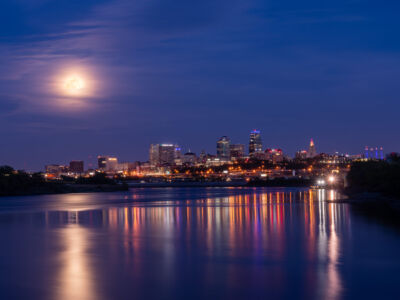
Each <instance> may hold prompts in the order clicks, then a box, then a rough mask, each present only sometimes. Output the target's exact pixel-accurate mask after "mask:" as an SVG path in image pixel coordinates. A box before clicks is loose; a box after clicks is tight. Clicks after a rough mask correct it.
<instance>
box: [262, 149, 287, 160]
mask: <svg viewBox="0 0 400 300" xmlns="http://www.w3.org/2000/svg"><path fill="white" fill-rule="evenodd" d="M265 155H266V157H265V158H266V159H267V160H270V161H272V162H274V163H277V162H281V161H282V160H283V158H284V157H283V152H282V149H267V150H265Z"/></svg>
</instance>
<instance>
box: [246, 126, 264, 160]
mask: <svg viewBox="0 0 400 300" xmlns="http://www.w3.org/2000/svg"><path fill="white" fill-rule="evenodd" d="M260 152H262V141H261V132H260V130H252V131H251V132H250V140H249V155H250V156H253V155H254V154H256V153H260Z"/></svg>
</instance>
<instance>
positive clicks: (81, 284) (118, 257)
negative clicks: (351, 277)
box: [0, 189, 352, 299]
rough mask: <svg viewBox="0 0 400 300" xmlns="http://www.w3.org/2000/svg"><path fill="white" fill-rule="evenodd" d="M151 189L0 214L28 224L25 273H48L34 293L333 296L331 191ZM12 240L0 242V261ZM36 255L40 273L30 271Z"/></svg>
mask: <svg viewBox="0 0 400 300" xmlns="http://www.w3.org/2000/svg"><path fill="white" fill-rule="evenodd" d="M153 193H154V192H153ZM160 193H167V194H168V195H169V196H168V195H167V196H166V195H165V194H164V195H160V198H162V199H164V200H163V201H157V200H155V201H151V202H146V192H143V191H142V192H140V193H139V194H140V195H138V194H135V192H134V193H133V194H129V195H124V196H123V197H125V199H124V201H123V202H122V203H119V204H118V205H117V204H115V205H107V206H104V207H102V208H96V209H88V210H82V209H81V206H79V209H77V210H74V209H70V208H68V209H67V210H57V211H53V210H44V211H43V212H39V211H38V212H35V213H26V212H24V213H18V212H12V213H7V214H3V215H2V214H0V222H1V223H0V230H1V232H5V230H9V229H10V228H11V229H12V230H15V233H20V234H21V236H24V234H28V233H27V232H26V228H27V227H28V228H30V229H29V234H33V237H32V236H30V241H31V242H32V243H31V244H30V247H33V248H37V251H35V253H36V255H37V256H35V257H32V255H31V254H28V258H25V262H26V264H25V268H28V269H29V270H31V271H30V272H28V274H27V275H26V276H27V277H26V278H27V279H29V276H33V275H34V274H35V275H36V276H39V277H40V276H43V278H45V279H46V280H48V281H46V280H45V281H44V282H45V283H43V282H36V281H34V284H35V286H37V288H38V289H40V293H39V292H38V293H37V294H36V295H40V297H39V296H38V297H37V298H41V299H46V298H48V299H54V298H56V299H102V298H104V299H110V298H115V299H117V298H119V299H121V298H125V299H130V298H131V297H137V298H188V297H189V298H210V297H211V298H219V297H230V298H238V299H239V298H243V297H245V298H247V299H249V298H259V297H260V296H262V297H270V298H277V297H279V298H282V297H283V298H292V297H296V298H319V299H340V298H342V297H343V295H344V291H345V290H346V286H345V284H344V280H343V278H342V277H343V276H342V275H343V274H342V272H341V271H340V266H341V264H342V253H343V251H342V247H343V241H342V239H345V240H348V239H349V238H350V237H351V231H352V228H351V222H350V220H351V214H350V212H349V207H348V206H347V205H345V204H338V203H333V202H329V200H335V199H336V198H337V197H339V196H338V194H337V193H336V192H335V191H324V190H317V191H309V190H281V189H272V190H265V189H253V190H251V189H249V190H245V191H238V192H237V194H235V192H233V193H232V192H229V193H227V195H223V194H224V193H222V194H218V196H216V197H212V192H211V193H210V192H209V191H207V195H208V197H207V198H204V197H203V196H204V194H201V195H200V196H199V197H198V198H197V199H196V196H193V194H196V193H197V191H196V190H191V191H189V192H188V191H185V192H184V193H183V194H178V193H177V194H176V195H178V196H176V198H177V199H176V200H173V199H174V198H173V197H174V196H173V195H174V193H173V191H164V192H162V191H161V192H160ZM187 193H191V197H190V199H191V200H185V197H186V196H187ZM153 196H154V195H153V194H152V197H153ZM161 196H162V197H161ZM80 197H84V195H83V196H82V195H81V196H80ZM98 197H107V195H105V194H98ZM110 197H111V196H110ZM112 197H115V196H112ZM168 197H170V198H168ZM127 198H129V199H133V200H138V202H135V201H134V202H129V199H127ZM155 198H156V197H155ZM74 199H76V198H74ZM113 199H114V198H113ZM152 199H154V198H152ZM168 199H172V200H170V201H165V200H168ZM64 200H65V201H67V203H68V204H69V203H70V202H71V200H69V199H68V195H64V196H63V197H61V198H60V204H59V205H61V206H62V203H63V201H64ZM327 200H328V201H327ZM93 201H94V200H93V199H91V200H90V202H91V203H92V202H93ZM127 201H128V202H127ZM94 202H95V201H94ZM14 237H15V235H11V234H10V235H7V236H6V237H5V239H6V242H7V243H12V242H13V238H14ZM18 245H19V244H18ZM18 245H15V244H14V247H20V246H21V245H20V246H18ZM12 249H13V248H12V247H9V248H7V247H5V249H3V250H1V252H0V253H1V254H3V255H2V257H1V258H0V262H1V260H4V259H5V258H7V256H8V255H11V253H12ZM8 250H9V251H8ZM17 253H18V251H17ZM29 255H31V257H29ZM8 259H10V258H8ZM11 259H15V260H16V259H18V258H16V257H15V256H14V258H11ZM43 264H45V265H46V266H47V267H46V269H45V271H42V272H43V273H44V274H42V273H40V272H39V273H37V272H36V271H32V270H33V269H35V268H37V267H38V266H39V265H40V266H42V265H43ZM10 268H11V269H10V270H9V271H10V272H13V271H12V264H11V265H10ZM3 273H4V269H3V271H0V276H1V277H0V279H3V276H4V274H3ZM30 274H31V275H30ZM1 282H3V284H1V286H0V287H1V288H2V289H3V290H5V291H6V292H8V293H10V294H11V295H12V293H13V290H9V289H7V287H6V286H5V283H6V282H7V281H6V280H1ZM49 282H50V283H51V284H48V283H49ZM14 284H15V283H14ZM41 284H42V286H41ZM17 285H22V286H24V283H21V282H18V283H17ZM23 291H24V290H23V289H22V290H21V291H20V293H22V295H24V294H23V293H24V292H23ZM27 291H28V289H27ZM30 295H32V294H30ZM31 298H32V297H31ZM33 298H35V297H33Z"/></svg>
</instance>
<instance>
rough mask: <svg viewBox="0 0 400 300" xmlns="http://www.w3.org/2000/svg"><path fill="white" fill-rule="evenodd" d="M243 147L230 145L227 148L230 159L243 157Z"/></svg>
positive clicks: (241, 145)
mask: <svg viewBox="0 0 400 300" xmlns="http://www.w3.org/2000/svg"><path fill="white" fill-rule="evenodd" d="M244 148H245V147H244V145H243V144H231V145H230V146H229V150H230V154H231V158H232V159H238V158H242V157H243V156H244Z"/></svg>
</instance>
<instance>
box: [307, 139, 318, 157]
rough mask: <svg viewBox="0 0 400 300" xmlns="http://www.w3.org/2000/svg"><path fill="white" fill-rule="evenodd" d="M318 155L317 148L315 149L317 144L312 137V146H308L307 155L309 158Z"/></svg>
mask: <svg viewBox="0 0 400 300" xmlns="http://www.w3.org/2000/svg"><path fill="white" fill-rule="evenodd" d="M315 156H317V150H315V144H314V141H313V139H311V141H310V147H309V148H308V152H307V157H308V158H313V157H315Z"/></svg>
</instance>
